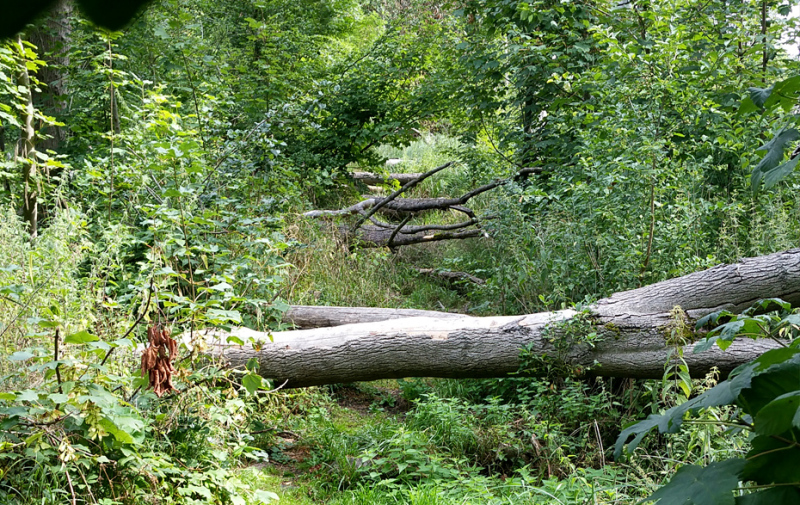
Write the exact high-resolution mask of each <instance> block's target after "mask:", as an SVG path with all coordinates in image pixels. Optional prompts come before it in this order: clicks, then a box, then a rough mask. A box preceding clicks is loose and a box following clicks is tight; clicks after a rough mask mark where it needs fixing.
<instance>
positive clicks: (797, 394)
mask: <svg viewBox="0 0 800 505" xmlns="http://www.w3.org/2000/svg"><path fill="white" fill-rule="evenodd" d="M797 387H798V388H800V384H798V386H797ZM754 421H755V422H754V426H755V430H756V433H758V434H759V435H780V434H781V433H784V432H787V431H789V430H790V429H791V428H792V427H794V428H800V391H793V392H791V393H786V394H783V395H781V396H779V397H777V398H775V399H774V400H772V401H771V402H769V403H768V404H766V405H765V406H764V407H763V408H762V409H761V410H759V411H758V414H756V416H755V420H754Z"/></svg>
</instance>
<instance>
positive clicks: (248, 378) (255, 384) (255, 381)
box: [242, 373, 263, 394]
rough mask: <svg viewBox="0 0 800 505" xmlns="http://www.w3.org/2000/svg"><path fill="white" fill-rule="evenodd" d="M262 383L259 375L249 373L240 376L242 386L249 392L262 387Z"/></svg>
mask: <svg viewBox="0 0 800 505" xmlns="http://www.w3.org/2000/svg"><path fill="white" fill-rule="evenodd" d="M262 384H263V382H262V379H261V376H260V375H256V374H254V373H249V374H247V375H245V376H244V377H242V386H244V387H245V389H247V392H248V393H250V394H253V393H255V392H256V391H258V390H259V389H260V388H261V387H262Z"/></svg>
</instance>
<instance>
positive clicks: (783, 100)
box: [764, 76, 800, 112]
mask: <svg viewBox="0 0 800 505" xmlns="http://www.w3.org/2000/svg"><path fill="white" fill-rule="evenodd" d="M798 91H800V76H794V77H790V78H788V79H784V80H783V81H780V82H776V83H775V84H774V85H773V86H772V92H771V93H770V94H769V97H768V98H767V100H766V101H765V102H764V108H765V109H766V110H770V109H772V108H773V107H775V106H776V105H780V106H781V108H783V110H785V111H786V112H789V111H790V110H791V108H792V107H793V106H794V105H796V104H797V98H798V97H797V92H798Z"/></svg>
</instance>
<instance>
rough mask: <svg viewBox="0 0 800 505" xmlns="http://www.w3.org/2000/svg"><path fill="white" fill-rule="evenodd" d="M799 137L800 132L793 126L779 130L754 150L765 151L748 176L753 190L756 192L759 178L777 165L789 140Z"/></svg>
mask: <svg viewBox="0 0 800 505" xmlns="http://www.w3.org/2000/svg"><path fill="white" fill-rule="evenodd" d="M798 139H800V132H798V131H797V130H796V129H794V128H788V129H785V130H781V131H779V132H778V133H777V134H776V135H775V136H774V137H772V139H770V141H769V142H767V143H766V144H764V145H763V146H761V147H759V148H758V149H756V151H766V152H767V153H766V154H765V155H764V158H763V159H762V160H761V161H760V162H759V163H758V165H756V168H754V169H753V174H752V176H751V178H750V185H751V186H752V188H753V191H754V192H757V191H758V190H759V188H760V185H761V178H762V177H763V176H764V174H765V173H766V172H769V171H770V170H772V169H773V168H775V167H777V166H778V165H779V164H780V162H781V161H783V155H784V151H785V150H786V146H787V144H789V142H794V141H795V140H798Z"/></svg>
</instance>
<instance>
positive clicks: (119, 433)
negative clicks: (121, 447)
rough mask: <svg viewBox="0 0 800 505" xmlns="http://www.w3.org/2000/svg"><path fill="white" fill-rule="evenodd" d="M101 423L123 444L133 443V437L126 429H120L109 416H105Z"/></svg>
mask: <svg viewBox="0 0 800 505" xmlns="http://www.w3.org/2000/svg"><path fill="white" fill-rule="evenodd" d="M99 424H100V426H102V427H103V428H104V429H105V430H106V431H107V432H108V433H109V434H110V435H112V436H113V437H114V438H115V439H116V440H117V441H118V442H120V443H123V444H132V443H133V437H132V436H131V435H130V434H129V433H127V432H126V431H124V430H121V429H119V428H118V427H117V425H115V424H114V423H113V422H112V421H111V420H110V419H109V418H107V417H105V418H103V419H101V420H100V423H99Z"/></svg>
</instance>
